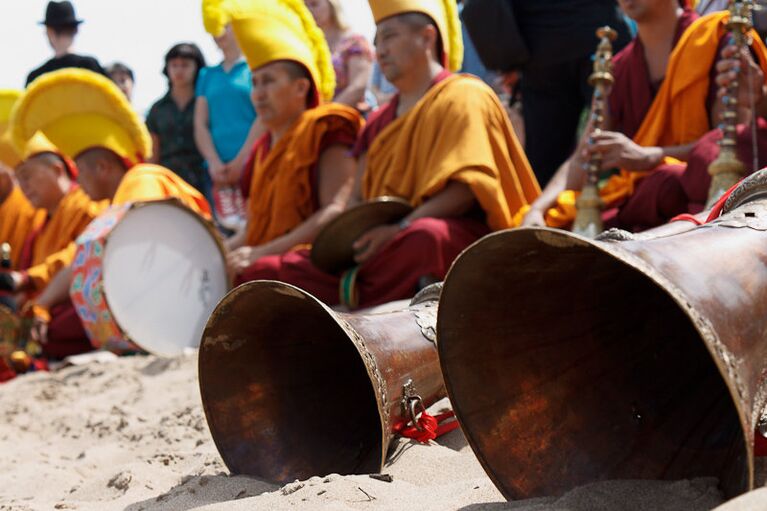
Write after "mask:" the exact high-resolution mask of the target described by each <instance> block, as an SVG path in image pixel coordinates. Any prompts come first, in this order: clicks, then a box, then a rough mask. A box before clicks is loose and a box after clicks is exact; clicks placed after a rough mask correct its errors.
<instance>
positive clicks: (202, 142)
mask: <svg viewBox="0 0 767 511" xmlns="http://www.w3.org/2000/svg"><path fill="white" fill-rule="evenodd" d="M194 142H195V144H196V145H197V150H198V151H200V154H201V155H202V157H203V158H205V161H207V162H208V172H210V176H211V178H212V179H213V181H214V182H216V183H221V182H222V181H224V180H225V178H226V176H225V175H224V174H225V173H226V166H225V165H224V162H222V161H221V158H220V157H219V155H218V152H217V151H216V146H215V145H214V144H213V137H212V136H211V134H210V111H209V110H208V100H207V99H205V98H204V97H203V96H198V97H197V99H196V100H195V103H194Z"/></svg>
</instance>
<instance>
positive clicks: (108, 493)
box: [0, 354, 767, 511]
mask: <svg viewBox="0 0 767 511" xmlns="http://www.w3.org/2000/svg"><path fill="white" fill-rule="evenodd" d="M0 453H2V456H1V457H0V511H6V510H51V509H78V510H126V511H141V510H144V511H150V510H173V511H184V510H190V509H195V510H205V511H223V510H227V511H229V510H232V511H238V510H246V509H247V510H254V509H255V510H259V509H263V510H269V511H281V510H288V509H290V510H296V509H308V510H320V511H322V510H334V511H335V510H375V511H383V510H397V511H401V510H409V509H417V510H440V511H443V510H459V509H460V510H464V511H483V510H487V511H498V510H506V509H512V510H517V511H549V510H551V511H553V510H559V511H564V510H568V511H581V510H583V511H586V510H588V511H600V510H605V511H607V510H654V511H664V510H669V511H671V510H673V511H687V510H690V511H693V510H704V509H712V508H714V507H716V506H717V505H719V504H721V503H722V497H721V495H720V493H719V491H718V490H717V487H716V485H717V482H716V480H713V479H698V480H693V481H676V482H660V481H613V482H601V483H595V484H591V485H587V486H584V487H582V488H578V489H576V490H573V491H571V492H570V493H568V494H566V495H564V496H563V497H561V498H546V499H538V500H531V501H524V502H510V503H507V502H505V501H504V499H503V497H502V496H501V494H500V493H499V492H498V491H497V490H496V489H495V487H494V485H493V484H492V482H491V481H490V479H489V478H488V477H487V475H486V474H485V472H484V471H483V470H482V468H481V466H480V465H479V463H478V462H477V460H476V458H475V457H474V455H473V453H472V452H471V449H470V448H469V447H468V446H467V445H466V441H465V439H464V438H463V435H462V434H461V432H460V431H455V432H453V433H450V434H448V435H446V436H444V437H442V438H441V439H440V443H439V444H436V443H432V444H431V445H421V444H416V443H413V442H410V441H403V440H399V441H396V442H395V444H394V450H393V453H392V456H391V457H390V461H389V463H388V464H387V467H386V469H385V473H386V474H388V475H390V476H391V482H388V481H384V480H378V479H374V478H371V477H369V476H367V475H360V476H344V477H342V476H339V475H327V476H323V477H315V478H312V479H309V480H307V481H301V482H295V483H291V484H288V485H286V486H284V487H279V486H277V485H273V484H269V483H266V482H263V481H259V480H256V479H252V478H248V477H241V476H240V477H236V476H231V475H230V474H229V473H228V471H227V469H226V467H225V466H224V464H223V462H222V461H221V458H220V457H219V455H218V453H217V451H216V448H215V445H214V444H213V441H212V439H211V437H210V433H209V431H208V428H207V424H206V422H205V417H204V415H203V412H202V407H201V403H200V398H199V392H198V388H197V376H196V356H195V355H194V354H189V355H185V356H183V357H179V358H176V359H172V360H167V359H158V358H155V357H151V356H147V357H130V358H122V359H118V360H115V361H110V362H104V363H92V364H89V365H86V366H80V367H69V368H64V369H61V370H59V371H57V372H54V373H37V374H32V375H26V376H23V377H20V378H17V379H16V380H14V381H12V382H10V383H8V384H5V385H0ZM742 498H744V499H747V498H751V499H752V500H753V499H756V501H757V503H756V504H754V503H748V502H746V501H744V502H746V504H743V505H742V506H741V505H740V504H738V502H737V501H733V502H730V503H728V504H727V505H726V506H725V507H723V508H722V509H723V510H726V511H738V510H751V509H754V510H755V509H767V493H765V490H762V491H761V493H759V492H757V493H755V494H754V495H747V496H744V497H742ZM760 503H761V506H760V505H759V504H760ZM748 506H751V507H748Z"/></svg>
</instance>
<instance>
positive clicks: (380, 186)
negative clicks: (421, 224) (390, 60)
mask: <svg viewBox="0 0 767 511" xmlns="http://www.w3.org/2000/svg"><path fill="white" fill-rule="evenodd" d="M448 118H449V119H452V121H451V122H450V123H445V122H443V119H448ZM451 180H453V181H458V182H461V183H465V184H467V185H468V186H469V187H470V188H471V190H472V192H473V193H474V196H475V197H476V199H477V201H478V202H479V205H480V206H481V207H482V209H483V210H484V211H485V212H486V214H487V224H488V226H489V227H490V228H491V229H493V230H498V229H505V228H508V227H513V226H514V215H515V213H517V211H518V210H520V209H521V208H522V207H523V206H526V205H528V204H530V203H531V202H532V201H533V200H535V199H536V198H537V197H538V195H539V194H540V187H539V186H538V181H537V180H536V179H535V175H534V174H533V172H532V170H531V168H530V163H529V162H528V161H527V157H526V156H525V153H524V151H523V150H522V147H521V146H520V144H519V141H518V140H517V137H516V135H514V131H513V129H512V127H511V123H510V122H509V120H508V117H507V116H506V112H505V111H504V109H503V106H502V105H501V103H500V101H499V100H498V97H497V96H496V95H495V93H494V92H493V91H492V90H491V89H490V88H489V87H488V86H487V85H485V84H484V83H482V82H481V81H480V80H479V79H477V78H474V77H471V76H463V75H453V76H450V77H448V78H446V79H445V80H442V81H441V82H439V83H438V84H436V85H435V86H433V87H432V88H431V89H429V91H428V92H427V93H426V95H425V96H424V97H423V98H422V99H421V100H420V101H419V102H418V104H417V105H416V106H415V107H413V108H412V109H411V110H410V111H408V112H407V113H406V114H405V115H404V116H402V117H400V118H398V119H396V120H394V121H393V122H392V123H391V124H389V125H388V126H386V128H384V129H383V131H381V133H379V134H378V136H377V137H376V138H375V140H374V141H373V143H372V144H371V146H370V149H369V151H368V154H367V170H366V172H365V175H364V176H363V182H362V191H363V196H364V197H365V198H366V199H371V198H375V197H381V196H384V195H394V196H397V197H401V198H403V199H405V200H408V201H410V203H411V204H412V205H413V206H414V207H417V206H419V205H420V204H421V203H423V202H424V201H426V200H427V199H429V198H430V197H432V196H434V195H435V194H437V193H438V192H439V191H441V190H442V189H443V188H444V187H445V186H446V185H447V183H448V181H451Z"/></svg>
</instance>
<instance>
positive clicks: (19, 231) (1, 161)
mask: <svg viewBox="0 0 767 511" xmlns="http://www.w3.org/2000/svg"><path fill="white" fill-rule="evenodd" d="M21 94H22V93H21V91H14V90H2V91H0V243H8V244H9V245H10V246H11V268H12V269H17V268H18V264H19V255H20V254H21V247H22V245H23V244H24V240H25V239H26V238H27V236H28V235H29V233H30V232H32V229H33V228H34V227H35V226H37V225H39V224H40V223H41V222H42V221H43V219H44V215H45V214H44V213H43V212H42V211H39V210H37V209H35V208H34V207H33V206H32V205H31V204H30V203H29V201H28V200H27V198H26V197H24V194H23V193H22V192H21V189H19V187H18V184H17V183H16V176H15V175H14V170H13V169H15V168H16V166H17V165H19V163H21V155H19V153H18V151H17V150H16V147H15V146H14V144H13V143H12V141H11V138H10V135H9V133H8V124H9V121H10V117H11V109H12V108H13V105H14V104H15V103H16V101H18V99H19V98H20V97H21Z"/></svg>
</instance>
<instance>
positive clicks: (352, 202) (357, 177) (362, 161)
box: [349, 153, 368, 206]
mask: <svg viewBox="0 0 767 511" xmlns="http://www.w3.org/2000/svg"><path fill="white" fill-rule="evenodd" d="M367 161H368V156H367V153H364V154H362V155H361V156H360V157H359V159H358V160H357V170H356V173H355V174H354V186H353V188H352V196H351V199H349V206H356V205H357V204H361V203H362V202H363V201H364V199H363V197H362V178H363V177H364V176H365V167H366V166H367Z"/></svg>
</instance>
